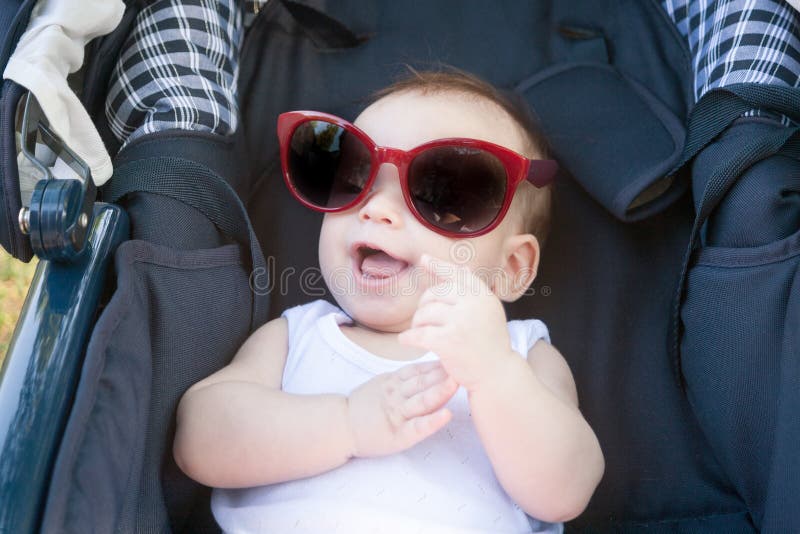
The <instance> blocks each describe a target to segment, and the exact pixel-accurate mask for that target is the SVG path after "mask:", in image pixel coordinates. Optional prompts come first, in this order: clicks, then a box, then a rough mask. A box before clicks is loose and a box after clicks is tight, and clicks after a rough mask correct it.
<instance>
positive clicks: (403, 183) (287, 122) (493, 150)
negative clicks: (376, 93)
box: [278, 111, 558, 238]
mask: <svg viewBox="0 0 800 534" xmlns="http://www.w3.org/2000/svg"><path fill="white" fill-rule="evenodd" d="M309 121H324V122H329V123H331V124H335V125H336V126H339V127H340V128H343V129H345V130H347V132H349V133H351V134H353V135H355V136H356V137H357V138H358V139H359V140H360V141H361V142H362V143H363V144H364V146H365V147H366V148H367V149H368V150H369V152H370V157H371V162H370V174H369V177H368V178H367V181H366V183H365V184H364V190H363V191H362V192H361V193H359V194H358V195H357V196H356V197H355V198H354V199H353V200H352V201H351V202H348V203H347V204H345V205H344V206H341V207H338V208H327V207H321V206H317V205H315V204H312V203H310V202H308V201H306V200H305V199H304V198H303V197H302V196H301V195H300V193H299V192H298V191H297V189H296V188H295V187H294V185H293V184H292V181H291V179H290V177H289V149H290V146H291V142H290V140H291V138H292V135H293V134H294V132H295V130H296V129H297V128H298V127H299V126H300V125H301V124H303V123H306V122H309ZM278 141H279V143H280V152H281V168H282V169H283V179H284V181H285V182H286V186H287V187H288V188H289V191H291V193H292V195H294V197H295V198H296V199H297V200H298V201H300V203H301V204H303V205H304V206H307V207H309V208H311V209H313V210H315V211H320V212H324V213H335V212H339V211H347V210H349V209H350V208H352V207H354V206H357V205H358V204H360V203H361V202H362V201H363V200H364V198H365V197H366V196H367V194H368V193H369V191H370V190H371V189H372V185H373V183H374V182H375V177H376V176H377V174H378V170H379V169H380V166H381V165H382V164H384V163H390V164H392V165H394V166H395V167H397V171H398V174H399V176H400V187H401V189H402V191H403V198H404V200H405V203H406V206H408V209H409V210H410V211H411V213H412V214H413V215H414V217H416V219H417V220H418V221H419V222H421V223H422V224H423V225H425V226H426V227H427V228H429V229H430V230H433V231H434V232H436V233H438V234H441V235H444V236H447V237H456V238H464V237H477V236H479V235H483V234H486V233H488V232H491V231H492V230H493V229H494V228H496V227H497V225H498V224H500V222H501V221H502V220H503V218H504V217H505V215H506V213H507V212H508V208H509V207H510V206H511V200H512V199H513V198H514V193H515V192H516V190H517V187H518V186H519V184H520V183H521V182H522V181H523V180H527V181H528V182H530V183H531V184H533V185H534V186H536V187H545V186H547V185H549V184H550V183H552V182H553V180H554V179H555V176H556V173H557V171H558V163H556V162H555V161H554V160H531V159H528V158H526V157H525V156H523V155H521V154H518V153H516V152H514V151H513V150H510V149H508V148H505V147H503V146H500V145H496V144H494V143H490V142H488V141H481V140H479V139H468V138H460V137H453V138H446V139H436V140H434V141H429V142H427V143H424V144H422V145H419V146H417V147H414V148H412V149H411V150H402V149H399V148H392V147H384V146H379V145H377V144H376V143H375V142H374V141H373V140H372V139H370V137H369V136H368V135H367V134H366V133H364V132H363V131H362V130H361V129H359V128H358V127H357V126H355V125H353V124H351V123H350V122H348V121H346V120H344V119H342V118H340V117H337V116H335V115H330V114H328V113H322V112H319V111H289V112H286V113H282V114H281V115H279V116H278ZM440 146H460V147H469V148H476V149H480V150H483V151H486V152H488V153H490V154H492V155H493V156H495V157H496V158H497V159H498V160H500V162H501V163H502V164H503V167H504V168H505V170H506V193H505V196H504V197H503V206H502V207H501V208H500V211H499V212H498V213H497V215H496V216H495V218H494V219H493V220H492V222H490V223H489V224H488V225H487V226H485V227H484V228H481V229H480V230H476V231H473V232H452V231H449V230H445V229H443V228H440V227H438V226H436V225H434V224H433V223H431V222H429V221H428V220H427V219H425V217H423V216H422V214H421V213H420V212H419V211H418V210H417V208H416V207H415V206H414V202H413V200H412V199H411V192H410V191H409V189H408V168H409V166H410V165H411V162H412V161H413V160H414V158H415V157H417V156H418V155H419V154H421V153H422V152H424V151H426V150H429V149H431V148H435V147H440Z"/></svg>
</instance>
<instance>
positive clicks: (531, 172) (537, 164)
mask: <svg viewBox="0 0 800 534" xmlns="http://www.w3.org/2000/svg"><path fill="white" fill-rule="evenodd" d="M557 172H558V163H557V162H556V161H555V160H552V159H534V160H530V166H529V167H528V176H526V179H527V180H528V181H529V182H530V183H532V184H533V185H535V186H536V187H545V186H547V185H550V184H551V183H552V182H553V180H555V178H556V173H557Z"/></svg>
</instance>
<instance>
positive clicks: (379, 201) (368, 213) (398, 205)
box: [358, 164, 406, 226]
mask: <svg viewBox="0 0 800 534" xmlns="http://www.w3.org/2000/svg"><path fill="white" fill-rule="evenodd" d="M404 209H406V208H405V200H404V199H403V191H402V189H401V187H400V180H399V179H398V174H397V168H396V167H394V166H393V165H387V164H384V165H383V166H382V167H381V169H380V170H379V171H378V176H376V177H375V182H374V183H373V184H372V189H371V190H370V191H369V193H367V198H366V200H365V201H364V203H363V204H362V205H361V208H360V209H359V210H358V218H359V219H360V220H362V221H372V222H376V223H381V224H390V225H392V226H401V225H402V223H403V215H404V214H403V210H404Z"/></svg>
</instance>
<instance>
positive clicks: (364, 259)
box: [356, 245, 408, 278]
mask: <svg viewBox="0 0 800 534" xmlns="http://www.w3.org/2000/svg"><path fill="white" fill-rule="evenodd" d="M356 254H357V256H356V261H357V264H358V266H359V269H360V270H361V274H362V275H363V276H364V277H366V278H389V277H391V276H396V275H397V274H399V273H400V272H401V271H403V269H405V268H406V267H408V262H407V261H405V260H401V259H400V258H395V257H394V256H392V255H391V254H389V253H388V252H386V251H384V250H381V249H379V248H373V247H370V246H367V245H361V246H359V247H358V248H357V249H356Z"/></svg>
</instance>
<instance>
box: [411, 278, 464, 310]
mask: <svg viewBox="0 0 800 534" xmlns="http://www.w3.org/2000/svg"><path fill="white" fill-rule="evenodd" d="M455 289H456V287H455V286H454V285H452V284H450V283H447V282H445V283H440V284H437V285H434V286H431V287H429V288H428V289H426V290H425V291H423V292H422V296H421V297H420V298H419V302H418V303H417V308H421V307H423V306H425V305H427V304H430V303H432V302H441V303H444V304H455V303H456V302H458V292H457V291H455Z"/></svg>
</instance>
